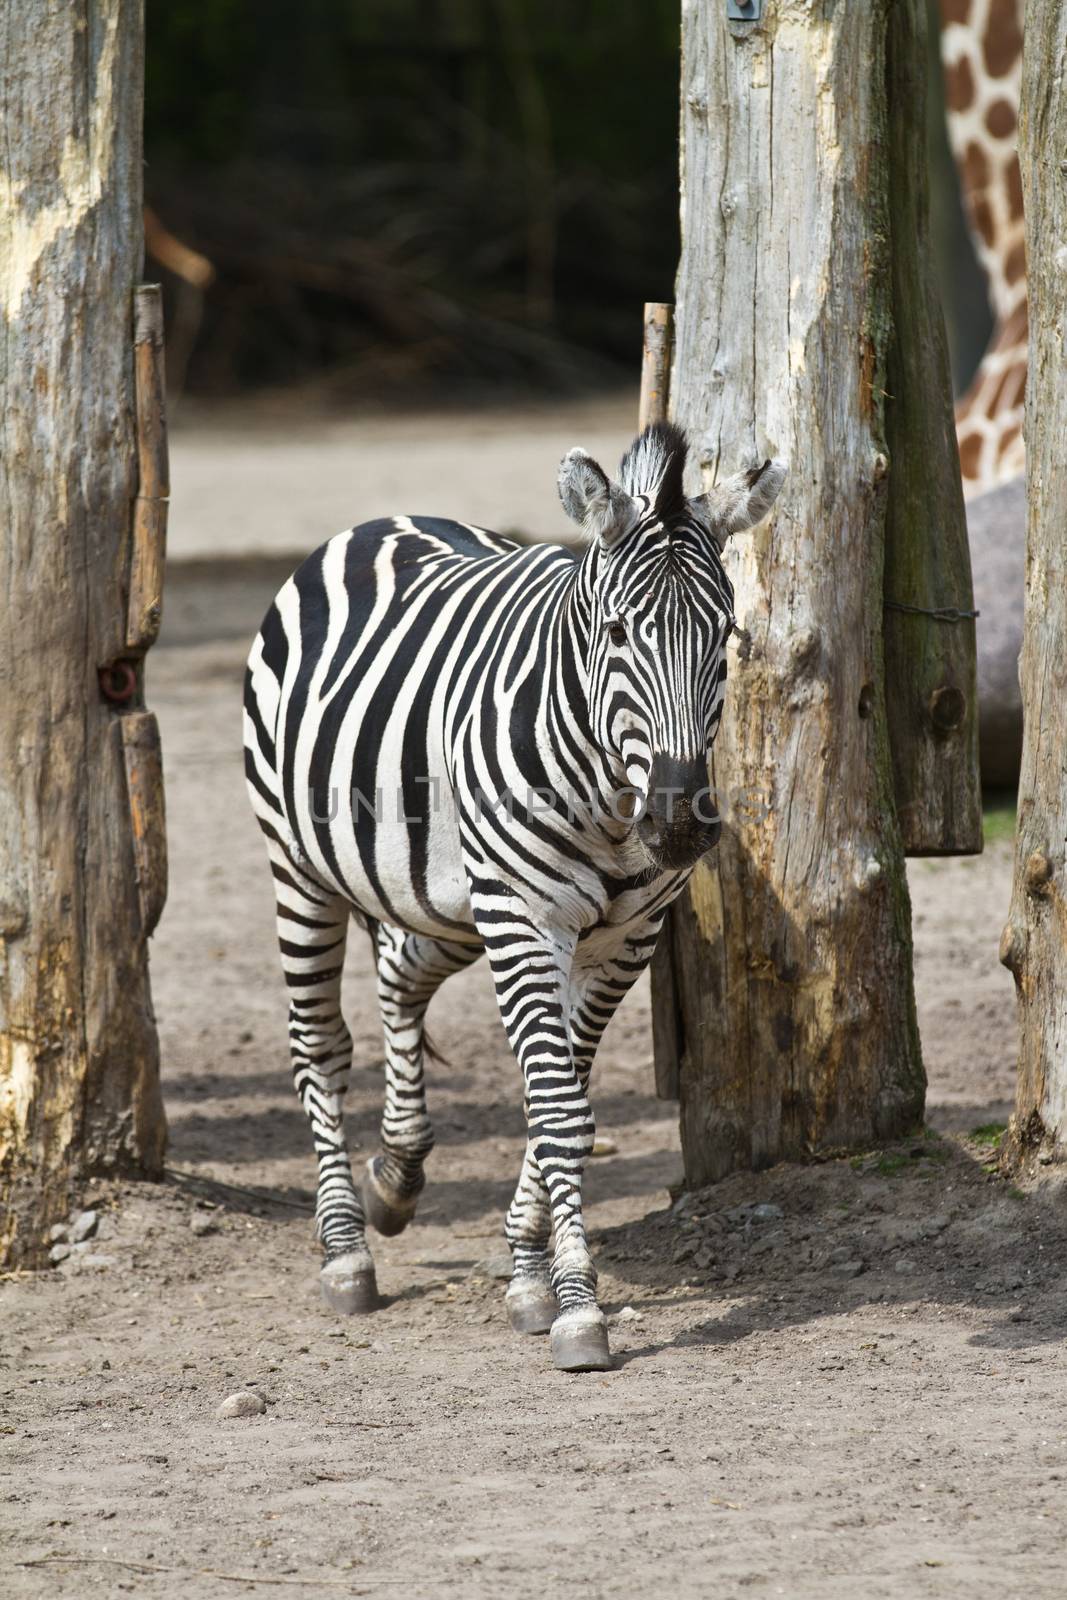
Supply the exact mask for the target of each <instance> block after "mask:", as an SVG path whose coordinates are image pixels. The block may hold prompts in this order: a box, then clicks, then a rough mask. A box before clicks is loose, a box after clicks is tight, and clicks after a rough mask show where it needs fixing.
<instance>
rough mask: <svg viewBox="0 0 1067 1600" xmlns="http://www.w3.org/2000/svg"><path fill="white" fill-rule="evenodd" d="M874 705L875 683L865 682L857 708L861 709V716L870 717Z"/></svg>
mask: <svg viewBox="0 0 1067 1600" xmlns="http://www.w3.org/2000/svg"><path fill="white" fill-rule="evenodd" d="M873 705H874V684H873V683H865V684H864V685H863V688H862V689H861V690H860V700H859V705H858V706H857V708H856V709H857V710H858V711H859V714H860V716H861V717H869V716H870V714H871V707H872V706H873Z"/></svg>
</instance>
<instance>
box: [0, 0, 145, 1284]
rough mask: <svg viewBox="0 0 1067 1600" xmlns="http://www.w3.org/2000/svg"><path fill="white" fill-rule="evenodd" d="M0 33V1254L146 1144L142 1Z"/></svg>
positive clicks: (24, 11) (78, 11) (10, 24)
mask: <svg viewBox="0 0 1067 1600" xmlns="http://www.w3.org/2000/svg"><path fill="white" fill-rule="evenodd" d="M2 33H3V46H2V48H3V62H2V74H3V75H2V79H0V83H2V89H0V93H2V97H3V122H4V148H5V157H4V160H5V168H6V173H5V177H6V180H7V183H6V195H5V199H4V209H3V211H2V213H0V295H2V305H0V312H2V315H3V318H4V342H3V347H2V355H0V362H2V363H3V370H2V372H0V381H2V385H3V394H4V406H3V410H2V412H0V518H2V521H0V592H2V593H3V595H4V604H5V607H6V615H5V619H4V626H3V630H2V632H0V1258H2V1259H6V1260H7V1261H8V1262H14V1263H21V1264H29V1265H33V1264H37V1263H39V1262H40V1261H41V1259H42V1256H43V1252H44V1250H45V1248H46V1246H45V1243H44V1241H45V1237H46V1233H47V1228H48V1225H49V1224H50V1223H52V1222H54V1221H56V1220H58V1219H59V1218H60V1217H62V1216H65V1215H66V1213H67V1210H68V1208H69V1205H70V1203H71V1199H72V1197H73V1193H74V1191H75V1189H76V1186H77V1183H78V1181H79V1180H80V1178H81V1177H82V1176H83V1175H84V1174H85V1173H87V1172H89V1171H100V1170H114V1169H132V1170H137V1171H141V1172H146V1173H156V1172H158V1171H159V1170H160V1167H161V1163H162V1156H163V1143H164V1122H163V1112H162V1105H161V1101H160V1094H159V1080H158V1049H157V1042H156V1033H155V1024H154V1019H153V1016H152V1008H151V999H150V994H149V986H148V965H147V948H146V939H147V934H146V929H145V925H144V921H143V916H142V894H143V892H144V893H148V894H151V892H152V891H151V890H150V889H149V888H148V887H147V886H145V888H144V890H143V889H142V885H140V884H139V882H138V870H137V866H138V863H137V849H136V847H135V841H134V836H133V830H132V828H131V824H130V804H129V793H128V786H127V767H128V765H131V761H130V755H129V750H128V748H127V747H128V746H131V745H132V746H143V745H144V744H145V743H146V741H147V742H150V741H149V740H147V734H146V731H145V729H144V727H143V726H142V727H141V730H140V734H139V737H138V738H136V739H133V740H129V739H128V738H127V736H126V732H125V729H124V726H123V725H124V723H125V722H126V720H127V716H128V714H129V713H133V714H135V715H137V714H140V715H141V716H144V715H145V714H144V713H143V710H142V702H141V671H140V665H139V662H138V660H137V659H136V657H134V658H132V659H131V656H130V652H129V650H128V647H127V643H126V636H127V628H128V626H129V622H128V617H127V588H128V570H129V563H130V530H131V517H132V510H133V502H134V496H135V493H136V491H137V486H138V485H137V463H136V454H135V441H134V359H133V304H134V285H135V283H136V280H137V276H138V273H139V270H140V259H141V244H140V240H141V160H142V153H141V127H142V84H143V17H142V11H141V6H140V4H139V3H138V0H78V3H75V4H72V5H69V6H66V5H65V6H41V5H38V4H36V3H34V0H10V4H9V5H8V6H7V8H6V10H5V13H4V26H3V30H2ZM131 686H132V687H131ZM105 690H106V691H107V694H111V695H115V694H118V695H119V698H117V699H115V698H111V699H109V698H107V695H106V694H105V692H104V691H105ZM142 765H143V764H142ZM132 766H133V767H134V768H136V767H137V762H136V760H134V761H133V763H132ZM139 781H140V780H139ZM141 787H142V788H143V787H144V785H143V784H142V785H141ZM156 809H157V811H158V807H157V808H156ZM142 853H143V852H142ZM152 853H154V855H155V857H156V858H158V854H159V841H158V840H157V841H156V842H155V843H154V844H153V846H152ZM156 898H157V899H158V888H157V890H156Z"/></svg>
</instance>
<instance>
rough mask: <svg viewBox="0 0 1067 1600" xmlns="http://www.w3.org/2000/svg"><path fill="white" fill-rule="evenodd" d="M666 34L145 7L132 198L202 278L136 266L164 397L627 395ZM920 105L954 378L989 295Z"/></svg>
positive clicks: (367, 3)
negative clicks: (600, 391)
mask: <svg viewBox="0 0 1067 1600" xmlns="http://www.w3.org/2000/svg"><path fill="white" fill-rule="evenodd" d="M678 35H679V0H629V3H625V0H624V3H621V4H620V3H619V0H303V4H301V5H300V6H296V7H294V6H291V5H289V4H285V3H283V0H168V3H167V4H166V5H155V6H149V8H148V70H147V93H146V128H145V139H146V158H147V166H146V174H145V187H146V200H147V202H148V204H149V205H150V207H151V208H152V210H153V212H154V213H155V214H156V215H157V216H158V218H159V219H160V222H161V223H162V225H163V229H164V230H165V231H166V232H167V233H169V234H173V235H175V236H176V237H177V239H178V240H180V241H182V242H183V243H184V244H185V245H188V246H190V247H192V248H193V249H195V250H196V251H198V252H201V253H202V254H203V256H205V257H206V258H207V260H208V261H209V262H210V263H211V264H212V266H213V268H214V278H213V281H212V283H211V285H210V287H209V288H207V289H206V292H205V290H204V289H203V287H202V286H201V287H197V286H196V285H193V284H190V282H188V281H187V279H185V278H183V276H182V275H181V273H180V272H168V271H166V270H163V271H162V272H161V271H160V259H159V255H156V259H155V260H154V262H153V263H152V267H153V270H154V271H155V272H156V273H157V274H158V275H160V276H162V277H163V278H164V282H165V287H166V291H167V299H168V306H167V312H168V330H169V338H168V347H169V348H168V360H169V363H170V373H171V380H172V383H174V384H175V385H176V387H178V388H183V387H184V388H188V389H189V390H191V391H193V392H194V393H199V394H203V395H220V394H227V393H234V392H238V391H244V390H247V389H249V388H256V387H259V388H262V387H276V386H281V385H292V384H294V383H298V384H305V385H312V386H313V387H314V388H315V389H316V390H317V391H318V393H319V395H320V397H321V398H323V399H326V400H330V399H335V400H337V401H338V402H340V403H344V404H346V405H352V404H357V403H367V402H369V403H379V402H389V403H393V404H395V403H398V402H404V401H409V400H412V401H418V402H420V403H422V402H426V401H427V400H430V401H432V400H433V399H434V398H435V397H444V396H445V395H446V394H447V395H448V396H449V397H451V398H454V397H455V395H456V393H457V390H462V391H463V392H464V394H465V395H466V396H467V397H468V398H475V397H477V396H478V394H479V393H485V394H488V395H491V394H495V393H499V392H500V391H501V390H507V391H508V392H509V393H512V394H515V393H521V392H523V391H527V392H542V393H543V392H546V391H548V392H557V393H558V392H562V391H567V390H573V389H576V388H585V387H590V386H598V387H603V386H605V385H610V384H612V383H615V382H621V381H626V382H631V383H632V382H633V381H635V375H636V370H637V363H638V360H639V347H640V323H641V305H642V302H643V301H645V300H669V299H672V298H673V280H674V272H675V267H676V264H677V258H678V180H677V159H678V153H677V122H678V70H679V66H678ZM933 78H934V81H935V88H938V89H939V74H938V73H937V71H936V66H935V69H934V71H933ZM940 116H941V113H940V104H939V101H938V100H935V101H934V103H933V106H932V134H933V136H932V140H931V146H932V151H933V171H934V178H935V218H934V220H935V230H934V236H935V240H936V243H937V248H938V253H939V257H940V259H941V261H942V266H943V278H944V282H945V284H946V288H947V291H948V292H947V294H946V310H947V312H948V320H949V331H950V338H951V341H952V347H953V360H954V368H955V373H956V379H957V383H958V384H962V383H963V382H964V381H965V380H966V377H967V376H968V375H969V372H970V370H972V369H973V365H974V363H975V361H976V360H977V356H978V353H979V352H980V350H981V348H982V345H983V344H984V338H985V333H984V332H983V327H982V318H983V315H984V314H985V313H984V310H983V308H984V302H985V297H984V289H983V287H982V284H981V281H980V279H978V278H977V277H976V269H975V268H974V266H973V259H972V258H971V257H970V251H969V245H968V243H967V240H966V236H965V234H964V232H963V226H962V220H961V217H960V212H959V202H958V196H957V195H956V193H955V189H954V185H955V176H954V171H953V169H952V167H951V163H950V162H949V159H948V155H947V147H946V146H945V145H944V133H943V126H942V124H941V122H940V120H939V119H940ZM939 140H940V143H939ZM151 237H152V236H151V231H150V243H151ZM152 253H153V254H154V255H155V252H154V251H153V252H152ZM161 254H162V255H163V256H164V257H165V258H166V257H167V251H166V250H163V251H162V252H161ZM172 264H173V263H172ZM957 308H958V311H959V314H958V315H957V314H956V311H957ZM985 331H988V324H986V330H985Z"/></svg>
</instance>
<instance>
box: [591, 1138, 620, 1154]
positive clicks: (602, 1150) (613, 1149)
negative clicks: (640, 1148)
mask: <svg viewBox="0 0 1067 1600" xmlns="http://www.w3.org/2000/svg"><path fill="white" fill-rule="evenodd" d="M618 1153H619V1146H618V1144H617V1143H616V1141H615V1140H614V1139H595V1140H594V1141H593V1155H595V1156H616V1155H618Z"/></svg>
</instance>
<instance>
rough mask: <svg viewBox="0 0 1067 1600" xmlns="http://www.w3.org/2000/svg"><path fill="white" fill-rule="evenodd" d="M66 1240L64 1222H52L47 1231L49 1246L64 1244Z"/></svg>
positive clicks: (65, 1225)
mask: <svg viewBox="0 0 1067 1600" xmlns="http://www.w3.org/2000/svg"><path fill="white" fill-rule="evenodd" d="M66 1238H67V1224H66V1223H65V1222H53V1224H52V1226H51V1227H50V1228H49V1230H48V1242H49V1244H65V1243H66Z"/></svg>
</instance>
